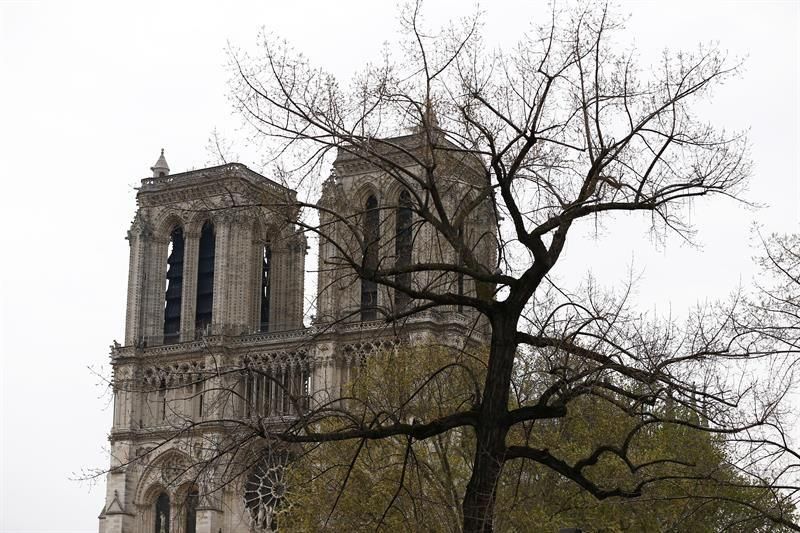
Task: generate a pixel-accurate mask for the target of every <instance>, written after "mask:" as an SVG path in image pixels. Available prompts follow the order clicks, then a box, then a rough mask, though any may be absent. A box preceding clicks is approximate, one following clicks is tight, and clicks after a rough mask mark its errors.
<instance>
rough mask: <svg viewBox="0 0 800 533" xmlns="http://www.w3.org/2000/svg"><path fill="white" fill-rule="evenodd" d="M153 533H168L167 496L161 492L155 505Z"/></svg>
mask: <svg viewBox="0 0 800 533" xmlns="http://www.w3.org/2000/svg"><path fill="white" fill-rule="evenodd" d="M155 514H156V524H155V530H154V531H155V533H169V495H168V494H167V493H166V492H162V493H161V494H159V495H158V498H156V503H155Z"/></svg>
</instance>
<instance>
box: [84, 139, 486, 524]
mask: <svg viewBox="0 0 800 533" xmlns="http://www.w3.org/2000/svg"><path fill="white" fill-rule="evenodd" d="M390 141H391V142H390V143H387V146H398V147H401V148H403V150H416V149H418V147H417V145H415V143H416V142H417V136H416V135H415V134H410V135H407V136H403V137H397V138H394V139H390ZM387 150H388V149H387ZM389 156H391V154H389ZM151 170H152V177H148V178H145V179H143V180H142V182H141V187H140V188H139V189H138V193H137V197H136V199H137V211H136V214H135V217H134V219H133V223H132V225H131V228H130V230H129V231H128V237H127V238H128V241H129V244H130V263H129V268H128V292H127V295H128V296H127V298H128V303H127V314H126V320H125V324H126V325H125V338H124V343H122V344H120V343H118V342H116V341H115V342H114V345H113V346H112V348H111V365H112V369H113V391H114V409H113V424H112V427H111V431H110V434H109V442H110V455H111V464H110V467H109V470H108V474H107V489H106V497H105V502H104V505H103V508H102V512H101V514H100V516H99V521H100V526H99V530H100V532H101V533H118V532H119V533H170V532H172V533H201V532H202V533H245V532H257V531H273V530H276V529H277V528H278V525H277V524H275V523H274V521H273V519H272V515H273V510H274V509H275V507H276V506H277V505H279V504H280V500H281V498H282V497H283V493H284V491H285V487H284V486H283V480H282V477H281V472H282V469H281V464H283V463H282V461H284V462H285V460H286V457H285V455H286V453H288V452H280V451H278V452H274V453H272V455H273V456H272V457H267V458H265V460H263V461H260V462H259V461H241V462H238V461H237V460H227V462H226V463H224V465H225V466H221V465H222V464H223V463H220V462H219V461H215V459H217V458H218V457H221V456H223V455H225V454H228V455H230V456H231V457H238V455H241V454H247V453H251V454H252V450H245V449H243V447H242V446H241V443H243V442H248V441H247V435H246V434H244V433H243V431H245V429H243V428H247V427H248V425H247V424H243V423H240V422H242V421H248V423H252V421H253V420H257V421H258V423H262V424H274V425H276V426H280V425H281V424H287V423H290V422H291V421H292V420H294V419H296V418H297V417H298V415H299V413H301V412H303V410H305V409H309V408H313V406H314V405H319V404H321V403H324V402H330V401H336V398H338V397H339V395H340V393H341V391H342V388H343V387H344V386H345V385H346V384H347V382H348V381H349V380H350V379H351V377H352V376H353V372H355V371H357V369H358V365H360V364H363V361H364V360H365V358H367V357H369V356H370V354H371V353H375V352H376V351H377V350H384V349H395V350H396V349H397V346H400V345H402V343H410V344H415V343H424V342H434V341H435V342H439V343H442V342H444V343H450V344H452V345H458V344H459V343H462V344H463V343H468V342H480V339H481V335H482V334H481V328H480V327H476V324H478V325H480V320H479V319H477V318H476V316H475V315H474V313H473V314H471V313H470V312H469V311H468V310H466V309H462V308H460V307H459V306H456V305H452V306H438V307H432V308H429V309H425V310H420V311H418V312H414V313H401V312H398V310H403V309H405V308H406V307H407V306H408V305H409V302H408V296H406V295H405V294H404V293H402V292H401V291H399V290H393V289H391V288H389V287H386V286H384V285H382V284H379V283H376V282H375V281H370V280H368V279H363V278H361V277H359V275H358V274H357V273H356V272H354V271H353V269H352V265H348V263H347V262H346V261H342V260H341V257H342V255H343V251H346V250H345V249H346V248H347V247H348V246H349V247H354V248H355V249H357V253H356V254H355V255H360V257H362V259H363V262H364V264H365V265H369V264H372V265H377V264H379V263H381V264H382V263H386V262H391V263H392V264H395V265H411V264H414V263H416V262H421V261H430V260H432V259H436V260H439V261H457V259H456V254H455V252H454V251H453V250H452V248H450V249H449V250H448V248H447V246H444V245H442V244H441V243H439V242H438V241H437V237H436V234H435V232H434V231H431V230H430V229H426V227H425V225H424V224H422V225H420V226H419V229H418V230H417V229H415V230H414V231H412V225H414V224H415V220H414V217H415V214H414V210H413V209H412V205H411V199H410V197H409V193H408V190H406V189H404V188H403V187H402V186H401V185H400V183H399V182H398V181H397V180H396V179H392V178H391V177H390V176H388V175H387V173H386V172H385V171H384V170H381V169H380V168H378V167H377V166H375V165H371V164H369V163H368V162H365V161H364V160H363V159H361V158H358V157H354V156H353V155H352V154H348V153H342V152H340V153H339V154H338V156H337V158H336V160H335V162H334V164H333V171H332V172H331V177H330V178H328V179H327V180H326V181H325V182H324V184H323V187H322V191H321V198H320V199H319V201H318V203H317V207H318V213H319V221H318V222H316V221H315V223H314V226H313V227H314V228H318V229H319V228H329V229H330V233H325V232H320V231H318V232H317V234H318V235H319V236H320V238H319V239H318V240H319V263H318V268H317V269H316V272H314V273H313V274H314V275H315V276H316V277H317V291H316V295H315V302H314V305H313V308H314V312H315V315H314V316H313V317H310V318H309V319H308V320H307V321H305V322H304V307H306V308H307V307H309V305H305V304H306V303H307V302H304V294H305V293H304V278H305V274H306V272H305V257H306V250H307V240H306V234H307V231H308V230H309V229H310V228H311V226H310V225H306V224H305V223H303V222H302V221H301V220H302V219H301V216H300V215H301V205H300V202H298V201H297V195H296V192H295V191H293V190H291V189H288V188H286V187H285V186H283V185H281V184H279V183H277V182H275V181H273V180H270V179H268V178H266V177H264V176H262V175H260V174H258V173H256V172H254V171H252V170H250V169H249V168H247V167H246V166H244V165H241V164H237V163H229V164H225V165H221V166H216V167H211V168H205V169H201V170H193V171H189V172H182V173H178V174H171V173H170V169H169V166H168V165H167V162H166V159H165V157H164V153H163V150H162V153H161V157H159V158H158V161H157V162H156V163H155V165H154V166H153V167H151ZM477 175H478V173H476V172H475V169H474V168H472V169H470V168H469V165H468V164H467V163H464V162H463V161H461V162H456V163H454V164H453V165H452V168H451V172H450V174H449V175H448V174H445V175H444V177H442V178H441V179H443V180H448V179H450V180H451V181H452V184H450V185H449V186H448V187H443V188H442V190H446V191H448V196H449V198H447V199H446V201H448V202H453V203H456V202H458V201H460V200H463V199H464V198H465V197H466V195H467V194H468V192H467V191H466V190H465V189H464V188H465V187H467V188H468V187H469V186H470V183H471V181H472V178H470V176H477ZM475 179H478V178H475ZM348 217H349V218H348ZM347 220H350V221H352V224H351V225H353V226H357V227H358V232H356V233H359V232H360V234H361V235H362V236H363V239H362V240H361V242H359V241H358V240H356V239H353V238H352V237H348V236H342V237H341V238H340V239H337V238H336V237H335V236H334V235H333V233H334V232H338V231H340V230H341V227H340V226H342V224H343V221H347ZM464 227H465V228H466V229H465V231H467V232H469V233H470V234H474V235H480V234H486V231H487V230H485V228H494V227H495V224H494V214H493V212H492V211H491V210H490V209H488V208H487V209H484V210H481V209H478V210H476V216H475V217H473V218H472V219H470V220H469V221H468V222H467V223H466V224H465V225H464ZM350 229H351V230H352V228H350ZM325 231H326V232H327V231H328V230H325ZM326 234H327V235H329V236H330V238H326ZM470 239H472V240H473V241H474V242H475V248H476V249H477V250H478V254H477V255H478V256H480V257H482V258H483V260H484V261H485V264H487V265H491V264H494V262H495V254H496V251H495V250H496V243H495V242H493V241H492V240H491V239H477V238H472V237H469V238H468V239H467V240H470ZM365 242H372V243H373V245H366V246H365V245H364V243H365ZM426 275H428V274H426V273H419V274H418V273H413V272H407V273H400V274H396V276H395V277H394V279H395V280H396V282H397V284H399V285H401V286H402V285H407V286H411V285H412V284H421V283H426V284H428V286H431V284H437V283H438V284H440V285H445V286H446V288H447V290H450V291H459V292H461V293H463V294H468V293H474V292H475V291H477V290H480V288H479V287H476V286H475V285H474V282H472V281H471V280H469V279H467V280H465V279H464V278H463V276H459V275H458V274H455V273H451V272H448V273H447V275H444V276H439V277H438V278H436V279H433V278H432V277H431V276H430V275H428V279H423V278H424V277H425V276H426ZM401 317H402V318H401ZM242 369H257V372H243V371H242ZM234 434H235V435H237V439H233V438H231V435H234ZM240 437H241V438H240ZM234 441H235V442H237V447H238V448H237V449H236V450H230V449H226V446H228V445H229V443H231V442H234ZM240 465H246V466H241V467H240ZM237 468H238V470H237Z"/></svg>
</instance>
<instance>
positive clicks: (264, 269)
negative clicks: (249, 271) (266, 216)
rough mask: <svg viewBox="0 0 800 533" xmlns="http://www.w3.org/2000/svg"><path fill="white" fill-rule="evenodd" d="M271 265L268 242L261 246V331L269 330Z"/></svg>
mask: <svg viewBox="0 0 800 533" xmlns="http://www.w3.org/2000/svg"><path fill="white" fill-rule="evenodd" d="M271 266H272V248H271V247H270V245H269V243H267V244H265V245H264V247H263V248H262V256H261V292H260V295H261V325H260V328H259V329H260V330H261V331H268V330H269V296H270V281H271V280H270V267H271Z"/></svg>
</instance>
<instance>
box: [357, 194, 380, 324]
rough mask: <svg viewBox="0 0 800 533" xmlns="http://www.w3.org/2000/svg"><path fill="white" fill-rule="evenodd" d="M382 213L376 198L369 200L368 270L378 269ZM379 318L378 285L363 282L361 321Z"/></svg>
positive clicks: (366, 219) (366, 221)
mask: <svg viewBox="0 0 800 533" xmlns="http://www.w3.org/2000/svg"><path fill="white" fill-rule="evenodd" d="M379 223H380V213H379V211H378V200H377V198H375V197H374V196H370V197H369V198H367V203H366V211H365V213H364V227H363V230H364V262H363V266H364V268H365V269H366V270H375V269H377V268H378V238H379V232H378V225H379ZM377 318H378V284H377V283H376V282H375V281H373V280H369V279H363V278H362V280H361V320H375V319H377Z"/></svg>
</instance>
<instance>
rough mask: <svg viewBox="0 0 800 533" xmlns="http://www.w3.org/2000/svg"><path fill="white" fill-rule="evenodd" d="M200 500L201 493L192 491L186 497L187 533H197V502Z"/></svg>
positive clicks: (185, 529) (195, 490)
mask: <svg viewBox="0 0 800 533" xmlns="http://www.w3.org/2000/svg"><path fill="white" fill-rule="evenodd" d="M199 499H200V492H199V491H198V490H197V489H192V490H190V491H189V494H187V495H186V527H185V528H184V531H185V532H186V533H197V502H198V501H199Z"/></svg>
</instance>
